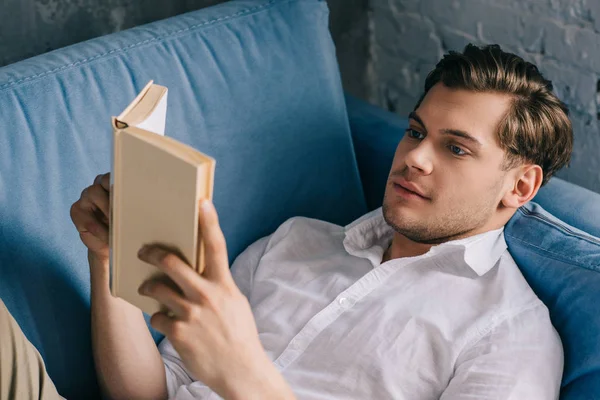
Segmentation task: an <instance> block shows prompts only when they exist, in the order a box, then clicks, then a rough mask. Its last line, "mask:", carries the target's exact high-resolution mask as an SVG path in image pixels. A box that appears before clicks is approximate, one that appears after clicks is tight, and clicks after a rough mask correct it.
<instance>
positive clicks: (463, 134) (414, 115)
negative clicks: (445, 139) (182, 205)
mask: <svg viewBox="0 0 600 400" xmlns="http://www.w3.org/2000/svg"><path fill="white" fill-rule="evenodd" d="M408 118H409V119H414V120H415V121H417V122H418V123H419V124H420V125H421V126H422V127H423V128H425V124H424V123H423V120H422V119H421V117H419V115H418V114H417V113H416V112H415V111H411V112H410V114H408ZM426 129H427V128H426ZM440 132H441V133H443V134H446V135H452V136H457V137H460V138H463V139H465V140H466V141H468V142H470V143H472V144H474V145H475V146H477V147H482V146H483V145H482V144H481V142H480V141H479V140H477V138H475V137H474V136H471V135H470V134H468V133H467V132H465V131H461V130H460V129H442V130H440Z"/></svg>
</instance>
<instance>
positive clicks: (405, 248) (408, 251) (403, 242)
mask: <svg viewBox="0 0 600 400" xmlns="http://www.w3.org/2000/svg"><path fill="white" fill-rule="evenodd" d="M432 246H434V244H425V243H419V242H414V241H412V240H410V239H409V238H407V237H406V236H404V235H401V234H399V233H398V232H395V233H394V237H393V239H392V243H390V247H388V249H387V250H386V251H385V253H384V254H383V260H382V262H386V261H389V260H393V259H395V258H403V257H416V256H420V255H423V254H425V253H427V252H428V251H429V249H431V247H432Z"/></svg>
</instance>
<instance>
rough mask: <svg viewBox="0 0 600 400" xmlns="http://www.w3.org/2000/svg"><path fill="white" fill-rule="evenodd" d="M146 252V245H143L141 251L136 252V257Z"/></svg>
mask: <svg viewBox="0 0 600 400" xmlns="http://www.w3.org/2000/svg"><path fill="white" fill-rule="evenodd" d="M147 251H148V245H146V244H145V245H143V246H142V248H141V249H139V251H138V257H141V256H143V255H144V254H146V252H147Z"/></svg>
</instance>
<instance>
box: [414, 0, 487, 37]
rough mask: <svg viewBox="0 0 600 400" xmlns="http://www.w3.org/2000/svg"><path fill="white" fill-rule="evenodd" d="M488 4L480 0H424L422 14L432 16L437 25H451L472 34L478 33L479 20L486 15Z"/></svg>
mask: <svg viewBox="0 0 600 400" xmlns="http://www.w3.org/2000/svg"><path fill="white" fill-rule="evenodd" d="M486 7H487V5H485V4H483V3H481V2H480V1H478V0H444V1H440V0H423V1H422V2H421V8H420V12H421V15H426V16H427V17H428V18H430V19H431V20H432V21H433V22H434V24H435V25H436V26H437V27H442V26H450V27H452V28H454V29H456V30H458V31H461V32H464V33H466V34H468V35H471V36H476V35H477V21H478V18H479V17H480V16H481V15H486V13H485V9H486Z"/></svg>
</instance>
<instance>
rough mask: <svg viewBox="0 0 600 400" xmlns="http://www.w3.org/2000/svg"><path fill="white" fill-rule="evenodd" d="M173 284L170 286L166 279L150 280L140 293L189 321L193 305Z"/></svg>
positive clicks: (141, 287) (145, 283) (142, 286)
mask: <svg viewBox="0 0 600 400" xmlns="http://www.w3.org/2000/svg"><path fill="white" fill-rule="evenodd" d="M172 286H174V284H173V283H171V284H168V283H166V282H165V279H164V278H154V279H149V280H147V281H146V282H144V283H143V284H142V285H141V286H140V288H139V290H138V292H139V294H141V295H143V296H148V297H152V298H153V299H155V300H156V301H158V302H159V303H161V304H164V305H165V306H166V307H167V308H168V309H169V310H171V311H172V312H173V314H174V315H175V316H176V317H178V318H181V319H187V318H188V316H189V313H190V309H191V304H190V303H189V302H188V301H187V300H185V299H184V298H183V297H182V293H180V292H178V290H175V289H174V288H173V287H172Z"/></svg>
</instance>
